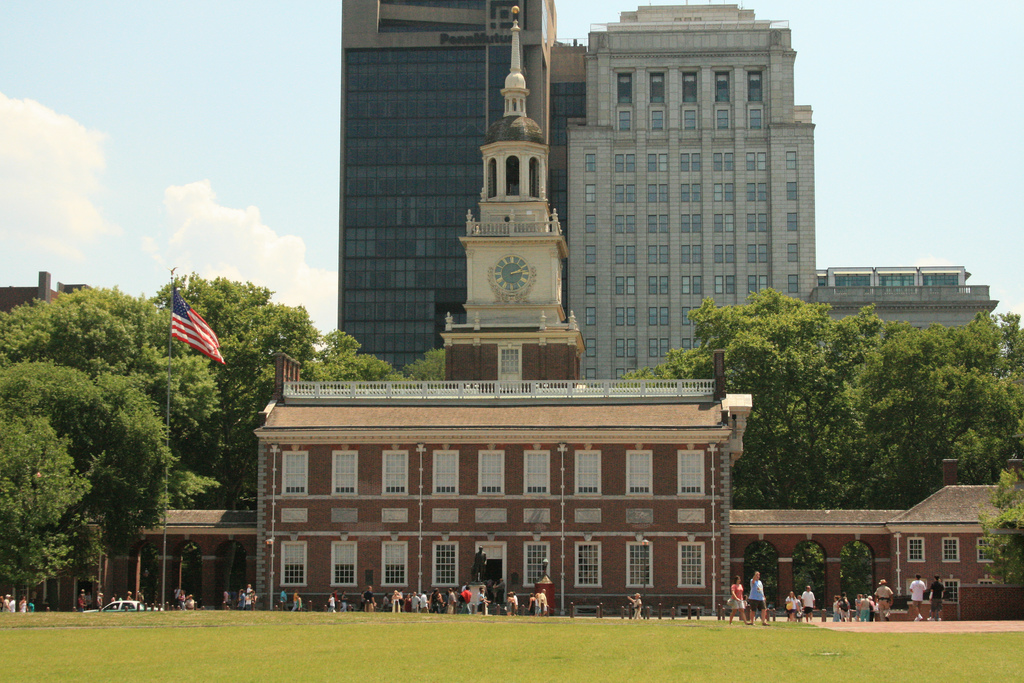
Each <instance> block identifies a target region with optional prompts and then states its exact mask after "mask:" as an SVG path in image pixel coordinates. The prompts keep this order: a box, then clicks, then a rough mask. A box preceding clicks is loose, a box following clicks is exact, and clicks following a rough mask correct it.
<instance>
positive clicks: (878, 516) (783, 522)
mask: <svg viewBox="0 0 1024 683" xmlns="http://www.w3.org/2000/svg"><path fill="white" fill-rule="evenodd" d="M901 512H902V510H730V511H729V523H730V524H732V525H737V524H740V525H742V524H749V525H751V526H801V525H826V526H828V525H834V526H862V525H865V524H878V525H884V524H885V523H886V522H888V521H889V520H890V519H892V518H893V517H895V516H896V515H898V514H900V513H901Z"/></svg>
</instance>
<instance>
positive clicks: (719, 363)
mask: <svg viewBox="0 0 1024 683" xmlns="http://www.w3.org/2000/svg"><path fill="white" fill-rule="evenodd" d="M711 359H712V363H713V364H714V369H715V400H716V401H721V400H722V399H723V398H725V349H715V351H714V352H712V355H711Z"/></svg>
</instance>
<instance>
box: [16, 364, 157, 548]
mask: <svg viewBox="0 0 1024 683" xmlns="http://www.w3.org/2000/svg"><path fill="white" fill-rule="evenodd" d="M0 405H3V406H4V408H5V410H6V411H7V412H8V413H10V414H16V415H18V416H19V417H21V418H23V419H28V418H39V419H41V420H44V421H45V422H46V423H48V424H49V426H50V427H51V428H52V429H53V431H54V433H55V434H56V435H57V436H58V437H60V438H61V439H62V440H63V441H64V443H66V447H67V453H68V455H69V456H70V457H71V459H72V462H73V464H74V470H75V472H77V473H78V475H80V476H82V477H84V478H85V479H86V480H88V482H89V490H88V492H86V493H85V495H84V496H83V497H82V498H81V501H80V502H79V503H78V504H77V505H76V506H75V507H74V508H73V509H71V510H70V514H69V516H67V517H66V518H65V519H64V520H63V521H62V525H64V528H66V529H70V528H71V527H72V526H73V524H74V523H75V520H88V521H91V522H95V523H97V524H98V525H99V528H100V530H101V538H102V542H103V543H104V545H105V546H106V547H107V548H109V549H110V550H112V551H114V552H119V551H123V550H124V549H125V548H126V547H127V545H128V543H129V542H130V541H131V540H132V539H133V538H135V537H136V536H137V534H138V530H139V529H140V528H143V527H146V526H150V525H153V524H155V523H156V522H157V520H159V519H160V516H161V513H162V511H163V477H164V472H165V468H166V467H169V466H170V465H171V464H172V462H171V457H170V453H169V451H168V450H167V448H166V446H165V444H164V426H163V423H162V421H161V419H160V418H159V416H158V415H157V413H156V411H155V410H154V408H153V405H152V403H151V402H150V400H149V399H148V398H147V397H146V395H145V394H144V393H142V392H141V391H140V390H139V389H138V388H137V387H136V386H135V385H134V383H133V382H132V380H131V379H130V378H125V377H118V376H114V375H101V376H100V377H98V378H97V379H96V380H93V379H91V378H89V377H88V376H87V375H86V374H85V373H83V372H81V371H79V370H75V369H73V368H66V367H59V366H56V365H53V364H51V363H17V364H14V365H11V366H8V367H6V368H2V369H0Z"/></svg>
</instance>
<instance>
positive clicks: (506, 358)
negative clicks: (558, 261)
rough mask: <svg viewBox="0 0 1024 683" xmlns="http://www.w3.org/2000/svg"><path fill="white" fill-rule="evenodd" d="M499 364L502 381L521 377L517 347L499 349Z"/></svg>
mask: <svg viewBox="0 0 1024 683" xmlns="http://www.w3.org/2000/svg"><path fill="white" fill-rule="evenodd" d="M595 258H596V251H595ZM499 365H500V368H499V369H500V373H499V377H498V379H501V380H504V381H515V380H518V379H520V378H522V366H521V365H520V356H519V347H512V348H504V349H501V355H500V360H499Z"/></svg>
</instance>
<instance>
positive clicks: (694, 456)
mask: <svg viewBox="0 0 1024 683" xmlns="http://www.w3.org/2000/svg"><path fill="white" fill-rule="evenodd" d="M679 493H681V494H682V493H704V453H703V452H701V451H679Z"/></svg>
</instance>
